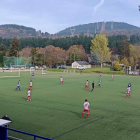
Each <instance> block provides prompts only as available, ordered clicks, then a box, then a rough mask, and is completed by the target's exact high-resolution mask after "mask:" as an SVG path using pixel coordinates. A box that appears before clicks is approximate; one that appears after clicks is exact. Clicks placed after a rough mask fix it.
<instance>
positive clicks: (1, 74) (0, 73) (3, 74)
mask: <svg viewBox="0 0 140 140" xmlns="http://www.w3.org/2000/svg"><path fill="white" fill-rule="evenodd" d="M10 77H13V78H14V77H20V69H14V70H12V72H11V69H8V68H1V69H0V78H10Z"/></svg>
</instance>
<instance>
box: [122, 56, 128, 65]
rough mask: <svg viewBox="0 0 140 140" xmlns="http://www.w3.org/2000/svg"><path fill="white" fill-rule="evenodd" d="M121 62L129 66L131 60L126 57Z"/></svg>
mask: <svg viewBox="0 0 140 140" xmlns="http://www.w3.org/2000/svg"><path fill="white" fill-rule="evenodd" d="M121 64H124V65H125V66H129V62H128V60H127V58H126V57H125V58H123V59H122V60H121Z"/></svg>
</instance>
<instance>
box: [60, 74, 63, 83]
mask: <svg viewBox="0 0 140 140" xmlns="http://www.w3.org/2000/svg"><path fill="white" fill-rule="evenodd" d="M60 82H61V85H63V78H62V76H61V78H60Z"/></svg>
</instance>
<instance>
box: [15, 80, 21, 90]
mask: <svg viewBox="0 0 140 140" xmlns="http://www.w3.org/2000/svg"><path fill="white" fill-rule="evenodd" d="M18 89H19V90H20V80H19V81H18V84H17V88H16V89H15V90H18ZM20 91H21V90H20Z"/></svg>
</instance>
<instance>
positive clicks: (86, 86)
mask: <svg viewBox="0 0 140 140" xmlns="http://www.w3.org/2000/svg"><path fill="white" fill-rule="evenodd" d="M86 88H88V89H89V86H88V80H87V81H86V85H85V89H86Z"/></svg>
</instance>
